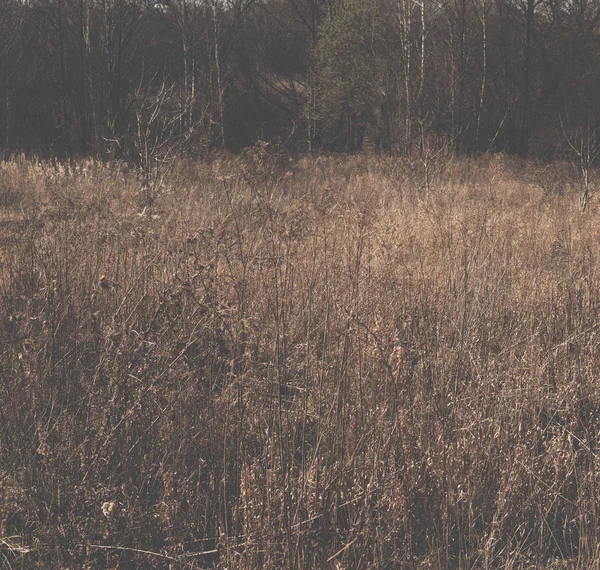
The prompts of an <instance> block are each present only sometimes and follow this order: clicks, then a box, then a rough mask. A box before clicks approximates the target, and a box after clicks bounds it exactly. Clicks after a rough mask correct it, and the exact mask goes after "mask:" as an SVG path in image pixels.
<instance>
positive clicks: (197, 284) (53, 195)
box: [0, 148, 600, 570]
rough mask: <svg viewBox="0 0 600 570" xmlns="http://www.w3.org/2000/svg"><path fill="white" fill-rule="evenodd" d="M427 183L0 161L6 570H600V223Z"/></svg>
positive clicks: (497, 164)
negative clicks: (145, 183)
mask: <svg viewBox="0 0 600 570" xmlns="http://www.w3.org/2000/svg"><path fill="white" fill-rule="evenodd" d="M421 166H423V165H421ZM435 166H436V168H433V167H431V169H430V170H428V182H429V188H425V185H424V177H423V176H422V175H423V174H424V172H422V171H421V169H420V163H418V162H417V163H414V162H411V161H410V160H406V159H398V160H392V159H384V158H377V157H356V156H355V157H327V156H323V157H319V158H303V159H300V160H298V161H289V162H287V161H285V160H281V157H277V156H274V157H272V156H270V155H268V154H265V151H264V149H260V148H259V149H258V150H256V151H255V152H254V153H248V154H247V155H246V156H244V157H229V158H222V159H214V160H213V161H211V162H191V161H183V160H182V161H181V162H180V163H178V164H177V165H176V166H175V167H174V168H173V170H172V171H171V172H170V173H169V175H168V176H167V178H166V179H165V184H164V186H163V187H162V188H161V189H160V192H159V193H158V195H157V197H156V200H155V201H154V203H153V204H152V205H151V206H146V207H144V205H143V196H142V194H141V193H140V189H139V181H138V180H137V178H136V176H135V173H133V172H130V171H128V170H127V168H125V167H124V166H123V165H118V164H112V165H111V164H103V163H100V162H95V161H91V160H90V161H80V162H73V163H72V164H69V165H61V164H51V163H44V162H40V161H35V160H32V159H26V158H22V157H16V158H13V159H11V160H8V161H5V162H2V163H0V264H1V265H0V568H2V569H4V568H7V569H8V568H10V569H13V568H14V569H17V568H19V569H20V568H25V569H29V568H49V569H52V568H54V569H71V570H74V569H85V568H89V569H96V568H99V569H116V568H119V569H129V568H142V569H151V568H164V569H167V568H168V569H200V568H221V569H228V570H235V569H239V570H242V569H244V570H246V569H247V570H253V569H257V570H258V569H269V570H271V569H272V570H276V569H277V570H279V569H289V570H292V569H300V568H302V569H401V570H402V569H405V570H412V569H415V570H417V569H461V570H462V569H485V570H488V569H492V568H505V569H509V568H511V569H542V568H543V569H551V568H552V569H558V568H573V569H575V568H577V569H582V570H583V569H590V568H599V567H600V547H599V546H598V545H599V544H600V502H599V499H598V497H599V494H600V456H599V454H600V265H599V261H600V205H599V204H596V203H595V202H594V201H593V200H592V202H591V205H590V207H589V208H588V210H587V211H586V212H584V213H582V212H581V211H580V208H579V200H578V197H579V193H580V189H579V188H578V187H577V178H576V173H575V174H573V173H572V172H571V171H570V167H569V166H568V165H554V166H550V167H544V166H542V165H539V164H522V163H519V162H517V161H516V160H514V159H510V158H508V157H502V156H500V157H486V156H483V157H479V158H474V159H460V160H459V159H451V158H447V157H446V158H444V163H443V164H439V165H435ZM428 169H429V167H428Z"/></svg>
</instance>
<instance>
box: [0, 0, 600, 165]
mask: <svg viewBox="0 0 600 570" xmlns="http://www.w3.org/2000/svg"><path fill="white" fill-rule="evenodd" d="M599 20H600V2H598V1H597V0H421V1H420V2H419V1H416V0H27V1H24V0H2V1H1V2H0V99H1V104H0V145H1V146H2V147H4V148H5V149H9V150H10V151H34V152H36V153H38V154H41V155H59V156H60V155H65V154H73V153H76V154H78V155H88V154H91V153H94V154H97V155H99V156H100V155H105V154H108V155H109V156H113V157H114V156H116V157H118V158H123V157H125V158H127V157H130V155H132V154H134V155H135V154H136V153H139V152H140V151H139V148H138V147H139V146H140V145H141V146H143V144H144V142H147V141H140V140H137V139H140V138H143V133H144V132H145V131H147V130H148V129H149V128H150V130H151V131H152V134H153V135H154V134H155V133H156V131H159V132H160V137H159V138H160V139H161V141H162V140H164V139H168V140H171V141H174V140H176V141H177V146H178V148H182V147H183V146H185V149H186V150H189V151H190V152H193V153H195V154H199V153H205V152H207V151H209V150H211V149H220V148H227V149H230V150H233V151H237V150H239V149H241V148H243V147H245V146H249V145H252V144H254V143H256V142H257V141H259V140H264V141H271V140H276V141H278V142H279V143H280V144H281V143H285V144H286V145H290V146H293V147H294V148H296V149H298V150H306V149H325V150H344V151H357V150H361V149H380V150H382V151H386V152H394V153H395V152H405V151H406V150H407V149H411V148H413V147H415V145H416V146H419V147H422V146H423V145H424V144H428V145H431V144H433V143H435V144H437V145H439V144H440V143H443V144H448V145H451V146H452V147H453V148H454V149H455V150H458V151H460V152H463V153H472V152H474V151H488V150H493V151H508V152H511V153H518V154H519V155H521V156H522V157H524V156H527V155H530V154H535V155H541V156H544V157H545V158H552V157H555V156H556V155H557V153H564V152H565V149H566V148H569V147H570V145H571V144H574V145H575V146H577V147H580V146H581V144H582V141H587V142H589V141H590V139H594V140H595V132H596V127H597V122H598V104H597V102H598V96H599V94H600V72H599V71H598V70H599V69H600V65H599V64H600V41H599V37H600V36H599V33H598V22H599ZM184 143H185V144H184Z"/></svg>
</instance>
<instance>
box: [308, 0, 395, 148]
mask: <svg viewBox="0 0 600 570" xmlns="http://www.w3.org/2000/svg"><path fill="white" fill-rule="evenodd" d="M380 29H381V26H380V14H379V9H378V5H377V3H376V2H363V1H361V0H345V1H342V2H340V3H339V4H338V5H337V7H336V10H335V12H334V13H333V14H332V15H331V16H330V17H329V18H327V19H326V20H324V22H323V24H322V25H321V27H320V30H319V39H318V41H317V44H316V46H315V49H314V52H313V57H314V62H315V68H316V79H317V89H316V99H317V105H316V106H317V117H318V119H319V121H320V124H321V128H322V129H323V133H322V134H323V139H324V141H325V142H326V143H329V144H331V145H332V146H337V147H343V148H348V149H350V150H358V149H360V148H361V147H362V141H363V137H364V135H365V131H366V129H367V127H368V125H369V124H370V123H372V121H373V118H374V116H375V115H376V113H377V109H378V107H379V105H380V100H381V88H380V84H381V80H380V78H381V76H382V69H383V67H384V60H383V57H382V54H381V49H380V44H381V36H380V34H379V31H380Z"/></svg>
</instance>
